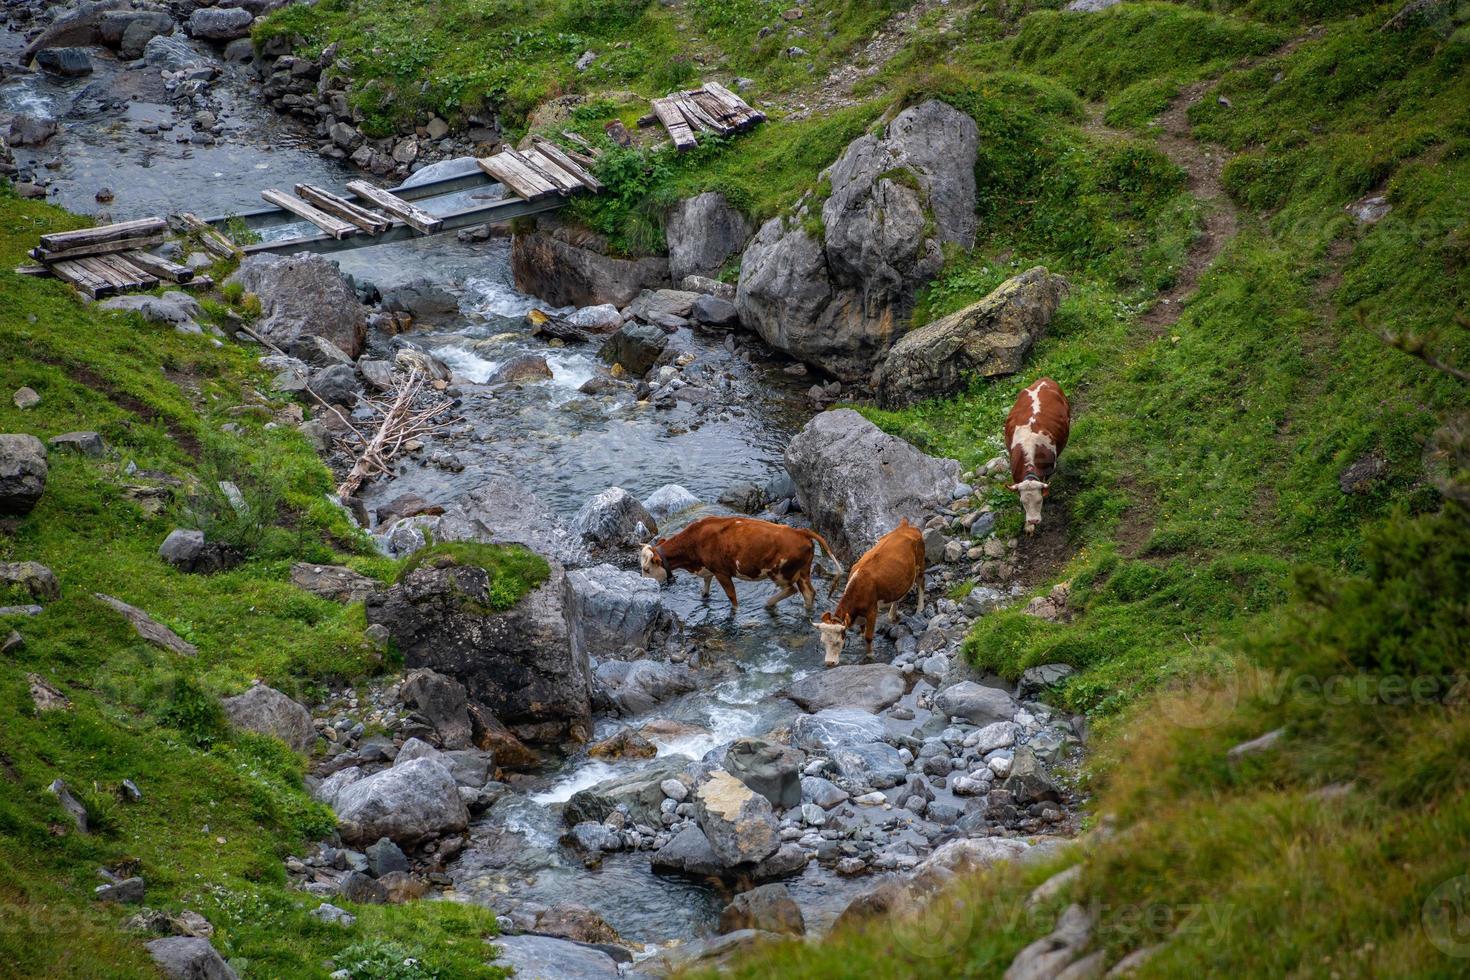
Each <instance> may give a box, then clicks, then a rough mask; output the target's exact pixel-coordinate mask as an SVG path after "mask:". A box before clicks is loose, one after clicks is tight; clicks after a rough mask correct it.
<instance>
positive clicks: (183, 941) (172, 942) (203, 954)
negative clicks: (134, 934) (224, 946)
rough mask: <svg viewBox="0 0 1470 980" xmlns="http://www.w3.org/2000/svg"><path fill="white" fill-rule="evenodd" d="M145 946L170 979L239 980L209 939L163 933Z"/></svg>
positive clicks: (162, 971) (159, 969)
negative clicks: (159, 937) (163, 934)
mask: <svg viewBox="0 0 1470 980" xmlns="http://www.w3.org/2000/svg"><path fill="white" fill-rule="evenodd" d="M146 945H147V948H148V955H149V956H151V957H153V964H154V965H155V966H157V967H158V972H159V973H161V974H163V975H164V976H165V977H167V978H168V980H236V978H237V976H238V975H237V974H236V973H235V971H234V970H232V969H230V965H229V964H228V963H226V962H225V961H224V959H223V958H221V957H220V955H219V952H218V951H217V950H215V948H214V947H213V946H211V945H210V944H209V940H208V939H201V938H199V937H198V936H164V937H163V938H162V939H153V940H150V941H149V942H148V943H147V944H146Z"/></svg>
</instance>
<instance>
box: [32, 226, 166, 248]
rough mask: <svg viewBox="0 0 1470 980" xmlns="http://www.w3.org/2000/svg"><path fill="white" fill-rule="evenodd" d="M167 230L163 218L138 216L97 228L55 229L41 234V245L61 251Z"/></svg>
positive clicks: (155, 233) (159, 233) (161, 232)
mask: <svg viewBox="0 0 1470 980" xmlns="http://www.w3.org/2000/svg"><path fill="white" fill-rule="evenodd" d="M167 230H168V223H167V222H166V221H164V220H163V219H162V218H138V219H137V220H136V221H119V222H118V223H116V224H111V225H98V226H97V227H96V228H78V229H77V230H75V231H53V232H51V233H49V234H45V235H42V236H41V247H42V248H44V249H46V250H47V251H59V250H61V249H66V248H75V247H77V246H83V245H98V244H102V243H104V242H115V241H119V240H121V239H127V238H142V237H144V236H145V235H161V234H163V233H164V232H165V231H167Z"/></svg>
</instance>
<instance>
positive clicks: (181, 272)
mask: <svg viewBox="0 0 1470 980" xmlns="http://www.w3.org/2000/svg"><path fill="white" fill-rule="evenodd" d="M123 256H124V257H125V258H126V259H127V260H128V261H129V262H131V263H133V265H135V266H137V267H138V268H140V269H142V270H143V271H144V272H149V273H152V274H153V275H155V276H157V277H158V278H160V279H167V280H169V281H170V282H188V281H189V280H190V279H193V278H194V270H193V269H191V268H189V267H188V266H187V265H180V264H179V263H177V262H170V261H169V260H168V259H165V258H162V257H160V256H157V255H152V254H150V253H148V252H124V253H123Z"/></svg>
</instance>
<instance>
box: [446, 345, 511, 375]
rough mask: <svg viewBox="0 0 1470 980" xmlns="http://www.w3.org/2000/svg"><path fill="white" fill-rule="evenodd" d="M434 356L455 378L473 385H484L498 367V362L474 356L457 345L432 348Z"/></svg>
mask: <svg viewBox="0 0 1470 980" xmlns="http://www.w3.org/2000/svg"><path fill="white" fill-rule="evenodd" d="M434 356H435V357H437V358H439V360H441V361H443V362H444V363H445V364H447V365H449V369H450V370H451V371H453V372H454V374H455V376H456V377H461V378H464V379H465V380H467V381H470V382H473V383H474V384H484V383H485V381H487V380H488V379H489V378H490V375H491V374H492V373H494V371H495V369H496V368H498V367H499V366H500V362H499V361H490V360H486V359H485V358H483V357H481V356H480V355H479V354H476V353H475V352H474V351H472V350H470V349H469V348H468V347H461V346H460V345H459V344H444V345H443V346H441V347H436V348H434Z"/></svg>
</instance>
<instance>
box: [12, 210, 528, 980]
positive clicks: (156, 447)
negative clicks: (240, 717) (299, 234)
mask: <svg viewBox="0 0 1470 980" xmlns="http://www.w3.org/2000/svg"><path fill="white" fill-rule="evenodd" d="M0 195H4V196H0V292H3V293H4V295H5V297H6V302H5V303H4V304H3V306H0V347H3V348H4V349H5V350H6V351H7V357H6V358H5V359H4V360H3V362H0V390H3V391H4V392H6V397H5V398H4V399H3V401H0V431H4V432H29V433H33V434H35V435H37V436H40V437H41V438H43V439H44V438H47V437H49V436H51V435H54V434H57V433H60V432H67V431H71V430H77V429H91V430H96V431H97V432H99V433H101V434H102V436H103V437H104V439H105V440H106V441H107V444H108V453H107V455H106V456H105V457H104V458H102V459H89V458H85V457H82V456H78V455H67V454H61V453H55V452H53V453H52V454H51V458H50V475H49V480H48V483H47V488H46V493H45V495H44V496H43V497H42V499H41V502H40V504H39V505H38V506H37V508H36V510H35V511H34V512H32V513H31V514H30V515H28V516H26V517H24V518H19V519H12V520H7V521H6V522H5V523H4V524H3V525H0V560H5V561H15V560H35V561H40V562H42V563H44V564H46V565H48V566H49V567H50V568H51V569H52V570H53V571H54V572H55V573H56V576H57V578H58V579H59V580H60V583H61V589H62V595H61V598H60V599H59V600H57V601H54V602H50V603H47V604H46V608H45V611H44V612H43V613H42V614H41V615H40V616H38V617H35V618H20V619H11V620H9V621H0V632H8V631H9V630H10V629H16V630H18V631H19V632H20V633H21V634H22V636H23V637H24V640H25V645H24V646H23V647H22V648H21V649H19V650H17V651H14V652H12V653H11V654H8V655H7V656H6V657H5V658H4V659H3V661H0V727H3V729H4V731H5V733H6V735H5V739H4V742H3V745H0V785H3V791H0V904H3V905H4V915H3V917H4V919H5V922H6V926H5V928H4V929H0V962H3V963H5V964H6V967H5V970H4V971H0V972H6V973H8V974H9V973H13V974H15V975H22V976H88V977H101V976H107V977H132V976H137V977H143V976H154V975H155V973H154V971H153V968H152V965H151V963H150V962H149V960H148V958H147V955H146V953H145V951H144V950H143V946H142V942H143V940H144V939H146V938H148V937H144V936H138V935H136V934H129V933H126V932H124V931H123V929H122V923H123V921H124V920H125V919H126V918H127V917H128V916H129V915H130V914H131V911H132V910H130V909H127V908H121V907H116V906H106V905H101V904H98V903H96V902H93V901H92V900H91V890H92V888H93V887H94V886H95V885H96V884H97V883H98V878H97V868H98V867H101V866H106V865H111V864H114V863H116V862H119V861H122V860H124V859H129V858H131V859H136V860H138V861H140V862H141V872H140V873H141V874H142V875H143V876H144V878H145V879H146V881H147V883H148V892H147V896H146V902H147V904H149V905H150V906H153V907H156V908H163V909H166V910H169V911H178V910H180V909H182V908H185V907H188V908H193V909H195V910H196V911H199V912H200V913H202V914H203V915H204V916H205V917H206V918H208V919H209V920H210V922H211V923H213V925H214V926H215V929H216V933H215V938H214V942H215V945H216V946H217V947H218V948H219V949H220V951H221V953H223V954H224V955H226V956H228V957H232V958H234V959H236V961H237V962H238V964H239V965H240V966H241V973H242V976H246V977H251V976H257V977H285V976H320V975H323V974H324V973H326V972H330V968H326V969H324V967H323V964H325V963H327V962H329V961H330V960H331V959H332V958H333V957H335V956H337V955H339V954H340V953H341V951H342V950H344V949H345V948H346V947H348V946H349V945H350V944H353V943H359V942H361V941H363V940H364V938H365V937H369V936H371V937H374V938H375V939H381V940H383V941H392V942H396V943H398V944H400V945H401V946H402V947H403V948H404V949H407V950H410V951H411V952H412V954H413V955H414V956H417V957H419V958H420V959H422V961H423V962H424V964H425V965H426V968H427V969H429V970H431V971H435V973H434V975H439V976H446V977H447V976H479V975H484V976H489V975H492V971H491V970H490V969H489V968H488V967H486V966H484V963H485V961H486V959H487V948H486V947H485V945H484V942H483V939H484V937H485V936H487V935H490V934H492V933H493V931H494V923H493V919H492V916H491V915H490V913H489V912H488V911H486V910H483V909H477V908H473V907H467V906H460V905H454V904H451V903H440V902H424V903H417V904H413V905H407V906H398V907H391V908H372V907H369V908H357V909H354V911H355V912H356V913H357V914H358V915H359V916H360V919H359V922H358V924H357V926H355V927H354V928H352V929H350V930H345V931H344V930H341V929H334V928H329V927H327V926H325V925H323V924H321V923H319V922H317V921H316V920H314V919H311V918H309V917H308V916H307V915H306V912H307V911H308V910H310V909H311V908H314V907H315V906H316V905H317V904H319V902H318V900H314V899H311V898H309V897H308V896H306V895H304V894H302V893H300V892H297V891H294V890H291V889H288V888H287V887H286V876H285V870H284V866H283V864H282V861H283V859H284V858H285V857H286V856H287V855H289V854H293V853H295V854H300V853H303V852H304V850H305V849H306V848H307V847H308V846H309V845H310V844H312V843H313V842H314V841H316V840H319V839H321V838H322V837H323V836H324V835H326V834H328V833H329V832H330V831H331V829H332V827H333V818H332V815H331V813H330V811H328V810H327V809H326V808H324V807H322V806H321V805H319V804H317V803H315V802H313V801H312V800H311V799H310V798H309V797H308V796H307V795H306V794H305V792H304V790H303V788H302V783H301V775H302V766H303V760H302V759H300V758H299V757H297V756H295V755H294V754H292V753H291V752H290V751H288V750H286V749H285V748H284V746H282V745H281V744H280V743H278V742H276V741H274V740H271V739H266V738H261V737H257V736H249V735H233V734H231V733H230V732H229V731H227V730H226V728H225V725H224V722H223V717H222V713H221V711H220V708H219V704H218V698H219V697H220V696H222V695H229V694H235V693H238V692H240V691H241V690H243V689H245V688H246V687H247V686H248V685H249V684H250V683H251V681H252V680H254V679H256V678H259V679H262V680H264V681H266V682H267V683H270V684H272V685H275V686H276V687H279V688H281V689H283V690H285V691H287V692H288V693H290V694H292V695H294V696H296V697H298V698H302V699H304V700H310V699H312V698H313V697H315V696H317V695H319V694H320V693H321V691H322V689H323V685H325V684H326V683H329V682H331V683H342V682H355V681H356V680H358V679H361V678H365V677H367V676H370V675H372V674H375V673H378V672H380V671H382V670H383V669H384V668H385V667H386V666H389V665H388V664H385V663H384V660H383V657H382V654H381V653H380V652H379V651H378V650H376V649H375V648H374V647H373V646H372V645H371V644H370V643H369V642H367V641H366V639H365V638H364V635H363V630H364V626H365V622H364V619H363V614H362V609H361V606H360V605H356V606H350V607H344V606H341V605H338V604H336V603H332V602H328V601H326V600H323V599H318V598H316V597H315V596H312V595H310V594H308V593H305V592H303V591H301V590H300V589H298V588H297V587H295V586H294V585H292V584H291V582H290V581H289V569H290V566H291V564H292V563H293V562H294V561H297V560H309V561H315V562H343V563H346V564H350V565H353V566H354V567H356V568H358V569H359V570H361V571H363V572H365V573H367V574H371V575H375V576H377V577H379V578H380V579H384V580H387V579H388V578H389V577H390V576H391V575H392V573H393V571H394V567H395V563H392V562H389V561H386V560H384V559H381V558H378V557H376V556H374V555H373V554H372V553H371V548H370V545H369V543H368V542H367V540H366V539H365V538H364V537H363V536H361V535H360V533H359V532H357V531H355V530H354V529H353V528H352V527H351V526H350V525H349V524H348V523H347V521H346V520H345V518H344V517H343V516H342V513H341V511H340V510H339V509H338V508H337V507H336V506H334V505H332V504H330V503H328V502H327V499H326V496H327V494H328V493H329V492H330V491H331V489H332V484H333V481H332V478H331V474H330V473H329V472H328V471H327V470H326V469H325V467H324V466H323V465H322V464H321V463H320V462H319V461H318V460H317V458H316V457H315V455H314V453H313V452H312V450H311V449H310V447H309V446H308V444H307V443H306V441H305V440H304V439H303V438H302V437H301V436H300V435H298V434H297V433H296V432H295V430H294V428H293V427H292V426H291V425H289V424H273V423H272V419H273V418H274V417H275V415H276V413H277V412H279V411H281V410H283V409H284V408H285V407H286V406H285V403H284V402H277V401H274V400H271V399H269V398H264V399H263V398H262V397H261V396H260V395H258V394H257V392H259V391H266V390H269V389H268V384H267V382H268V380H269V379H268V377H267V376H266V374H265V373H264V372H263V371H262V370H261V369H260V368H259V367H258V366H257V365H256V364H255V363H254V358H253V356H252V354H251V353H250V352H249V351H248V350H247V349H245V348H242V347H240V346H239V345H236V344H233V343H227V344H225V345H224V346H222V347H215V346H214V345H213V344H212V343H211V341H210V340H209V338H208V337H198V336H184V335H180V334H177V333H175V332H174V331H173V330H172V329H170V328H168V327H165V326H160V325H156V324H149V323H146V322H144V321H142V320H141V319H138V318H136V317H132V316H124V315H119V314H113V313H107V312H105V311H101V310H98V309H95V308H89V307H88V306H86V305H84V304H83V303H82V302H80V301H79V300H78V299H77V298H76V297H75V295H74V294H73V293H72V292H71V291H70V290H69V289H67V288H66V287H64V286H62V285H61V284H59V283H57V282H55V281H47V280H39V279H34V278H31V277H26V276H19V275H15V274H13V273H12V272H10V271H9V270H10V269H11V268H12V267H13V266H15V265H16V264H18V263H19V262H20V261H21V260H22V255H23V251H24V249H25V248H27V247H29V246H30V245H32V244H34V242H35V239H36V236H37V235H38V234H39V233H41V232H44V231H50V230H60V229H63V228H70V227H76V226H77V225H78V224H80V223H81V222H80V221H79V219H77V218H75V217H74V216H71V215H67V214H66V213H64V212H62V211H60V210H58V209H56V208H54V207H50V206H48V205H45V204H39V203H32V202H22V201H18V200H16V199H14V198H13V197H10V196H9V195H8V193H6V192H5V191H3V190H0ZM211 308H212V309H216V310H218V309H223V307H222V306H218V305H212V306H211ZM22 385H29V386H30V387H32V388H34V389H35V390H36V391H37V392H38V393H39V394H40V395H41V399H42V400H41V403H40V405H39V406H38V407H36V408H34V409H31V410H29V411H25V412H22V411H20V410H19V409H17V408H15V407H14V406H13V404H12V403H11V400H10V398H9V393H10V392H12V391H14V390H15V389H16V388H18V387H20V386H22ZM226 422H235V423H237V424H238V425H240V426H241V427H242V431H241V433H239V434H231V433H230V432H227V431H224V430H222V428H221V426H222V425H224V424H225V423H226ZM267 425H270V426H271V427H269V428H268V427H267ZM133 467H136V472H135V471H134V470H133ZM225 478H228V479H233V480H234V481H235V482H237V483H238V484H239V485H240V486H241V487H242V489H244V490H245V491H246V496H247V499H248V500H250V502H251V503H252V504H253V505H254V506H255V508H256V511H255V513H254V515H253V517H252V519H251V520H248V521H236V522H234V523H233V525H232V528H233V531H234V532H235V534H236V535H237V536H236V538H235V540H234V541H233V542H232V543H235V544H238V545H240V546H241V547H242V548H243V549H244V550H245V551H246V560H245V561H244V563H243V564H241V565H239V566H238V567H236V568H235V569H233V570H231V571H228V572H224V573H221V574H217V575H212V576H199V575H188V574H184V573H180V572H177V571H175V570H173V569H172V568H170V567H169V566H167V565H166V564H164V563H163V561H162V560H160V559H159V557H158V554H157V549H158V546H159V544H160V543H161V542H162V540H163V538H164V537H165V536H166V535H167V533H168V532H169V530H170V529H172V528H173V527H175V526H179V525H186V526H188V525H195V524H200V523H204V524H207V525H208V526H209V528H210V530H211V531H212V532H215V533H222V534H223V536H224V537H228V536H229V534H228V532H229V531H230V530H231V528H227V527H225V526H224V524H222V523H221V520H222V518H221V516H220V514H221V511H220V508H219V507H218V506H216V505H214V504H211V503H210V502H209V501H210V499H211V498H212V497H213V496H214V495H216V494H217V490H216V489H215V488H214V483H215V481H217V480H219V479H225ZM139 486H154V487H161V488H162V490H161V493H162V497H161V498H160V503H161V506H162V510H161V512H158V513H152V512H150V511H149V510H145V509H144V508H143V507H142V506H141V505H140V503H139V502H137V500H135V499H134V498H133V497H132V496H130V493H131V492H132V491H130V489H129V488H131V487H139ZM216 503H217V502H216ZM211 517H212V518H213V523H209V521H208V520H204V518H211ZM523 565H524V563H523V562H522V563H518V564H517V565H516V567H517V568H520V567H522V566H523ZM94 592H103V593H107V594H111V595H115V596H117V597H119V598H121V599H123V600H125V601H127V602H130V603H132V604H134V605H136V606H139V607H141V608H143V609H145V610H147V611H148V612H149V613H150V614H152V615H153V616H154V617H155V618H157V619H158V620H159V621H160V622H163V623H165V624H166V625H168V626H170V627H171V628H172V629H174V630H175V631H176V632H178V633H179V634H180V635H181V636H183V637H184V638H185V639H187V640H189V641H190V642H192V643H194V644H196V645H197V646H198V648H199V655H198V656H197V657H195V658H184V657H179V656H177V655H174V654H168V653H164V652H162V651H160V650H158V649H156V648H154V647H151V646H149V645H147V644H146V643H144V642H143V641H142V640H140V639H139V638H138V637H137V636H136V635H135V634H134V632H133V631H132V629H131V627H129V626H128V625H127V624H126V622H125V621H124V620H123V619H122V618H121V617H120V616H118V615H117V614H116V613H114V612H112V611H111V610H110V609H109V608H107V607H106V606H104V605H102V604H101V603H100V602H98V601H97V600H96V599H94V598H93V597H92V594H93V593H94ZM28 672H35V673H38V674H40V675H42V676H43V677H45V678H47V679H48V680H49V681H50V682H51V683H52V684H54V685H55V686H57V687H58V688H60V689H61V690H62V691H63V692H64V693H65V694H66V695H67V697H69V698H70V699H71V701H72V703H73V708H72V710H70V711H65V712H54V713H49V714H47V715H45V716H42V717H37V716H36V715H35V714H34V711H33V709H32V705H31V699H30V696H29V693H28V689H27V683H26V680H25V676H26V674H27V673H28ZM57 778H62V779H65V780H66V781H67V783H68V784H69V785H70V786H71V787H72V788H73V790H74V791H75V792H76V793H77V794H78V795H79V797H80V798H81V799H82V800H83V801H84V802H85V803H86V805H87V808H88V810H89V813H90V815H91V817H92V822H93V824H94V832H93V833H92V834H90V835H87V836H82V835H80V834H77V833H75V832H70V831H68V830H67V827H68V824H67V822H66V818H65V817H64V816H63V814H62V811H61V810H60V808H59V806H58V805H57V804H56V802H55V800H54V798H53V797H52V796H50V795H49V794H48V793H46V792H45V788H46V786H47V785H49V784H50V783H51V781H52V780H53V779H57ZM123 779H131V780H133V781H134V782H135V783H136V784H137V785H138V786H139V787H140V788H141V790H142V792H143V799H142V801H140V802H137V803H124V802H121V800H120V797H119V795H118V786H119V784H120V783H121V781H122V780H123ZM62 934H65V935H66V936H67V940H66V941H65V942H58V941H56V937H57V936H58V935H62ZM360 975H362V976H367V975H369V974H366V973H364V974H360Z"/></svg>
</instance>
